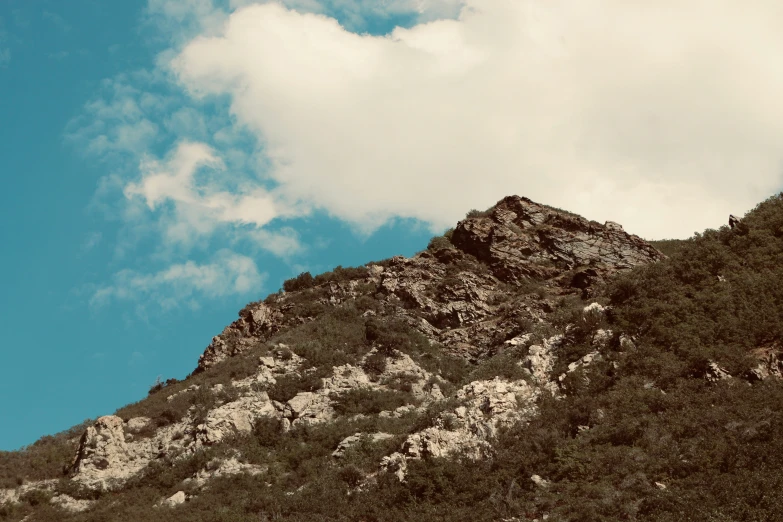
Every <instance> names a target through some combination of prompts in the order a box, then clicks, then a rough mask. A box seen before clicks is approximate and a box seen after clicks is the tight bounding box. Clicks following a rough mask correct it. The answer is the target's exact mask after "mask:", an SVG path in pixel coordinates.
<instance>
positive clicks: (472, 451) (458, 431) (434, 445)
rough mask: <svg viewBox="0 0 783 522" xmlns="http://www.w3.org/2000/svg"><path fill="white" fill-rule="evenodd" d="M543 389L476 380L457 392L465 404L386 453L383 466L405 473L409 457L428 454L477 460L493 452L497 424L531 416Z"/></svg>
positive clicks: (521, 383) (420, 456) (509, 423)
mask: <svg viewBox="0 0 783 522" xmlns="http://www.w3.org/2000/svg"><path fill="white" fill-rule="evenodd" d="M539 393H540V391H539V389H538V388H535V387H532V386H530V385H529V384H527V383H526V382H525V381H514V382H509V381H504V380H501V379H500V378H495V379H494V380H491V381H474V382H472V383H470V384H467V385H465V386H464V387H463V388H462V389H460V391H459V392H458V393H457V399H458V400H459V401H460V402H462V405H461V406H459V407H457V408H456V409H454V410H453V411H450V412H446V413H443V414H441V415H440V416H439V417H438V418H437V420H436V421H435V425H434V426H432V427H429V428H426V429H424V430H422V431H420V432H418V433H414V434H413V435H411V436H409V437H408V439H407V440H406V441H405V443H404V444H403V446H402V448H401V450H400V451H399V452H397V453H393V454H392V455H389V456H387V457H384V459H383V461H382V462H381V468H382V469H384V470H386V471H389V472H393V473H395V474H397V476H398V477H399V478H400V479H401V480H402V479H403V478H404V476H405V467H406V461H407V460H408V459H411V458H413V459H419V458H422V457H425V456H432V457H445V456H449V455H461V456H464V457H466V458H469V459H473V460H478V459H482V458H486V457H488V456H489V455H490V452H491V446H490V440H491V439H492V438H493V437H495V436H496V434H497V430H498V428H500V427H502V426H510V425H511V424H514V423H516V422H519V421H524V420H525V419H529V418H530V417H532V415H534V413H535V411H536V407H535V401H536V399H537V397H538V394H539Z"/></svg>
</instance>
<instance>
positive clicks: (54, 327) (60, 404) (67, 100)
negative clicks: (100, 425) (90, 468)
mask: <svg viewBox="0 0 783 522" xmlns="http://www.w3.org/2000/svg"><path fill="white" fill-rule="evenodd" d="M108 6H110V7H108ZM145 8H146V2H142V1H127V2H110V3H107V2H102V1H89V0H75V1H73V2H68V3H67V8H66V3H63V2H56V1H54V2H44V1H41V2H26V1H18V2H15V1H13V0H11V1H10V2H8V1H6V2H3V3H2V5H0V17H1V19H2V23H1V24H0V28H2V35H3V37H2V41H1V42H0V48H2V49H9V51H8V54H10V57H9V58H8V59H6V60H5V62H4V64H3V66H2V67H0V95H2V98H3V99H5V100H6V102H8V101H9V100H10V101H11V103H2V104H0V122H2V123H0V158H2V159H0V174H1V175H2V179H3V186H4V190H3V191H2V192H0V199H1V200H2V203H0V213H2V220H3V222H4V223H5V225H4V226H3V227H2V232H1V233H0V238H1V239H2V244H3V252H4V254H3V255H2V256H1V257H0V268H1V270H0V278H1V279H0V281H1V282H0V287H2V293H1V295H2V297H0V308H1V309H2V314H0V324H1V325H2V332H3V338H4V340H3V350H2V353H3V359H4V361H3V364H2V365H0V425H2V426H3V430H0V449H5V450H8V449H15V448H17V447H20V446H22V445H24V444H28V443H31V442H33V441H34V440H35V439H37V438H38V437H40V436H41V435H44V434H49V433H54V432H57V431H60V430H62V429H66V428H68V427H70V426H72V425H74V424H77V423H79V422H81V421H82V420H84V419H86V418H94V417H97V416H99V415H102V414H107V413H111V412H113V411H114V410H115V409H117V408H118V407H120V406H122V405H124V404H126V403H129V402H133V401H135V400H138V399H140V398H141V397H143V396H144V395H145V394H146V391H147V389H148V388H149V386H150V385H151V384H152V383H154V381H155V379H156V377H157V376H159V375H160V376H162V377H163V378H164V379H165V378H169V377H177V378H184V377H185V376H186V375H187V374H188V373H189V372H190V371H192V370H193V368H194V367H195V364H196V362H197V359H198V355H199V354H200V353H201V352H202V351H203V349H204V348H205V347H206V346H207V345H208V344H209V341H210V339H211V337H212V336H213V335H216V334H217V333H219V332H220V331H221V330H222V329H223V327H224V326H225V325H227V324H228V323H230V322H231V321H233V320H234V319H235V318H236V313H237V311H238V310H239V309H241V308H242V307H243V306H244V305H245V304H246V303H247V302H249V301H251V300H256V299H260V298H262V297H264V296H266V295H267V294H268V293H270V292H272V291H276V290H277V289H278V288H279V287H280V285H281V283H282V281H283V280H284V279H286V278H288V277H291V276H293V275H296V274H297V273H298V271H300V270H304V269H308V270H312V271H313V273H315V272H320V271H325V270H328V269H331V268H332V267H334V266H336V265H338V264H342V265H344V266H350V265H356V264H363V263H365V262H367V261H369V260H372V259H382V258H385V257H389V256H391V255H395V254H406V255H410V254H412V253H414V252H415V251H417V250H420V249H422V248H423V247H424V246H426V242H427V239H428V237H429V236H430V235H431V233H430V232H429V230H428V229H427V228H426V227H423V226H422V225H421V224H420V223H419V222H418V221H416V220H411V219H407V220H406V219H401V220H395V221H394V222H393V223H390V224H388V225H386V226H384V227H381V228H380V229H379V230H378V231H377V232H376V233H374V234H373V235H371V236H369V237H366V236H364V235H357V234H356V233H355V231H354V230H352V229H351V228H350V227H349V226H347V225H345V224H344V223H343V222H341V221H339V220H336V219H332V218H330V217H329V216H328V215H326V214H325V213H322V212H321V213H319V212H315V213H313V214H312V215H310V216H308V217H304V218H301V219H296V220H291V221H289V222H288V223H286V226H287V227H292V226H293V227H295V229H296V231H297V235H298V240H299V241H301V242H302V243H303V244H307V245H310V247H309V248H308V249H307V250H306V251H301V252H300V253H298V254H297V255H295V256H292V257H290V258H281V257H279V256H277V255H275V254H273V253H269V252H267V251H264V250H258V251H256V250H254V249H252V248H249V249H247V254H248V256H249V257H252V260H253V262H254V263H255V264H256V265H257V271H258V274H259V277H258V278H255V279H253V280H252V281H250V282H249V283H248V284H247V285H246V286H240V288H239V289H238V290H237V289H230V290H229V291H227V292H225V293H221V292H219V291H212V290H207V291H205V292H199V291H197V290H196V291H194V292H193V293H190V291H189V289H187V288H179V289H174V288H171V287H164V288H161V289H160V290H158V291H156V292H147V293H141V294H139V295H137V296H133V297H132V298H131V297H129V298H128V299H125V300H122V299H121V300H109V301H108V302H105V303H93V304H91V300H92V299H93V298H94V295H95V291H96V289H99V288H102V287H105V286H106V285H107V284H110V283H111V282H112V281H113V280H114V278H115V277H116V274H117V273H118V272H121V271H122V270H128V269H132V270H134V271H137V272H139V273H145V272H144V271H145V269H147V270H148V271H149V272H151V273H157V272H158V271H160V270H161V269H165V268H166V267H167V266H171V265H172V264H174V265H176V264H181V263H187V262H188V261H190V262H193V263H195V264H198V265H201V264H204V263H209V262H210V260H212V259H213V256H212V255H211V254H212V252H214V251H220V250H221V249H231V248H232V240H224V239H221V238H219V237H213V238H211V239H210V240H209V241H208V244H205V245H203V248H194V249H192V250H190V251H188V252H187V253H186V254H184V253H182V252H179V253H176V254H169V253H162V252H161V244H160V239H158V238H154V237H151V236H152V234H150V236H147V235H146V233H145V232H144V231H143V230H134V229H132V227H131V228H129V227H128V225H127V221H125V220H124V219H123V218H122V216H121V215H120V214H119V213H120V212H121V211H120V210H118V209H117V208H116V207H115V206H114V202H113V201H112V200H111V196H107V197H106V198H104V196H103V195H102V194H101V186H102V183H103V184H105V183H106V180H107V176H111V175H112V174H114V173H117V172H120V173H122V174H123V175H125V174H126V173H128V172H129V171H132V170H133V169H132V166H131V167H127V163H128V162H130V163H131V165H132V161H133V159H134V157H133V153H130V154H125V155H123V153H122V152H123V151H120V152H117V153H114V152H110V153H107V155H105V156H104V155H97V156H96V155H95V154H90V153H88V152H86V151H85V146H84V145H83V144H81V143H79V142H78V141H77V140H74V139H73V138H71V137H69V133H71V132H72V130H71V129H73V128H74V127H76V126H77V124H76V123H74V122H76V121H77V120H79V118H84V115H85V105H86V104H89V103H93V102H94V101H95V100H102V99H103V98H102V97H103V96H110V95H107V94H106V91H107V89H110V88H111V87H110V86H109V87H107V85H106V84H107V81H108V82H111V81H112V80H113V79H114V78H116V77H117V75H123V74H127V73H128V71H131V73H132V72H133V71H138V70H143V69H144V68H150V67H152V66H153V65H154V60H155V56H156V54H157V53H158V52H160V51H161V49H162V47H161V45H160V44H161V43H163V42H155V41H150V40H148V39H146V38H145V34H147V33H148V32H153V33H154V31H152V30H151V29H150V28H149V25H147V24H149V22H145V16H146V14H145ZM377 27H378V28H379V29H380V30H384V26H383V24H380V23H379V24H378V26H377ZM152 40H154V39H152ZM3 56H5V55H4V54H3ZM151 92H154V93H160V92H165V91H164V89H155V88H154V87H153V88H152V89H151ZM172 139H174V140H175V139H176V137H172ZM154 145H157V144H154ZM164 146H165V145H164ZM134 153H135V151H134ZM126 168H127V169H128V171H126V170H125V169H126ZM129 175H130V176H132V172H131V173H130V174H129ZM139 226H140V227H142V228H143V225H139ZM229 279H230V277H229ZM184 284H185V285H189V284H194V283H193V282H192V281H189V282H188V283H184ZM217 284H223V282H218V283H217ZM229 284H230V282H229ZM166 299H176V300H177V301H181V302H177V303H171V304H168V305H165V304H164V305H161V304H160V302H162V301H164V300H166ZM156 301H157V302H156ZM191 301H192V302H191Z"/></svg>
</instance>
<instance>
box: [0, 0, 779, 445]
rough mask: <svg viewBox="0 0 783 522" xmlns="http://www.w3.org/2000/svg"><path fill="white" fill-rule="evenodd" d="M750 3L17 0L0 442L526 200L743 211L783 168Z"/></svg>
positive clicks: (773, 69)
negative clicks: (305, 289) (287, 282)
mask: <svg viewBox="0 0 783 522" xmlns="http://www.w3.org/2000/svg"><path fill="white" fill-rule="evenodd" d="M610 4H611V5H610ZM580 5H582V4H580ZM755 5H756V7H755V8H754V9H750V8H747V6H746V7H741V6H738V4H736V3H734V2H732V1H729V0H716V1H715V2H714V3H710V5H709V6H706V4H703V3H700V2H692V3H687V2H686V3H677V4H676V7H675V8H676V9H677V10H678V13H677V14H678V17H677V18H676V20H673V19H672V18H671V17H670V12H669V11H668V10H667V9H669V8H671V7H672V6H669V7H668V8H665V7H666V6H662V7H660V8H659V7H648V8H644V9H642V7H640V5H637V4H636V3H633V2H625V3H621V4H616V5H615V4H612V3H611V2H599V3H598V4H597V5H596V6H594V8H591V9H584V8H581V7H579V5H577V3H575V2H568V1H565V0H562V1H546V2H544V1H542V0H464V1H463V0H387V1H384V2H378V1H376V0H324V1H318V0H286V1H285V2H284V3H283V4H278V3H273V2H263V1H258V0H127V1H123V2H105V1H100V0H71V1H69V2H59V1H54V0H50V1H46V0H38V1H36V2H29V1H27V0H5V1H4V2H2V3H0V97H2V100H4V102H3V103H0V177H1V178H0V179H2V183H3V190H2V192H0V198H2V201H0V212H2V219H3V223H4V226H3V227H2V229H0V241H2V245H3V255H2V256H0V278H1V279H0V288H2V293H0V296H1V297H0V299H1V301H0V303H2V305H1V308H0V312H1V313H0V326H2V336H3V351H2V354H3V357H4V360H3V364H2V365H1V366H0V426H3V427H4V429H3V430H0V449H14V448H18V447H20V446H22V445H25V444H29V443H31V442H32V441H34V440H35V439H36V438H38V437H39V436H41V435H44V434H49V433H54V432H57V431H60V430H62V429H66V428H68V427H70V426H72V425H74V424H76V423H79V422H81V421H82V420H84V419H85V418H94V417H97V416H100V415H103V414H107V413H111V412H113V411H114V410H116V409H117V408H119V407H121V406H122V405H124V404H126V403H128V402H132V401H135V400H138V399H140V398H142V397H143V396H144V395H145V394H146V391H147V390H148V388H149V386H150V385H151V384H153V383H154V382H155V379H156V377H158V376H160V377H162V378H164V379H165V378H170V377H176V378H183V377H184V376H185V375H187V374H188V373H189V372H190V371H192V369H193V368H194V367H195V364H196V361H197V359H198V355H199V354H200V353H201V352H202V351H203V349H204V348H205V347H206V346H207V345H208V344H209V341H210V339H211V337H212V336H213V335H216V334H217V333H219V332H220V331H221V330H222V329H223V327H224V326H225V325H227V324H228V323H230V322H231V321H232V320H233V319H234V318H235V317H236V313H237V311H238V310H239V309H241V308H242V307H243V306H244V305H245V304H246V303H247V302H249V301H252V300H257V299H260V298H263V297H264V296H266V295H267V294H268V293H270V292H273V291H276V290H277V289H278V288H279V287H280V285H281V283H282V281H283V280H284V279H286V278H289V277H292V276H295V275H296V274H298V273H299V272H301V271H303V270H309V271H311V272H312V273H314V274H315V273H319V272H322V271H325V270H329V269H331V268H333V267H334V266H336V265H338V264H339V265H343V266H351V265H358V264H363V263H366V262H367V261H370V260H377V259H382V258H386V257H390V256H392V255H396V254H403V255H411V254H413V253H414V252H416V251H418V250H421V249H423V248H424V247H425V246H426V243H427V240H428V239H429V237H431V236H432V235H433V234H434V233H440V232H442V231H443V230H444V229H445V228H447V227H448V226H453V224H454V223H456V221H457V220H458V219H460V218H461V217H462V216H464V214H465V212H467V211H468V210H470V209H471V208H486V207H488V206H489V205H491V204H493V203H494V202H496V201H497V200H499V199H501V198H502V197H504V196H506V195H509V194H519V195H524V196H528V197H531V198H532V199H534V200H537V201H541V202H543V203H548V204H552V205H555V206H558V207H562V208H567V209H569V210H572V211H575V212H579V213H581V214H583V215H585V216H586V217H588V218H590V219H597V220H599V221H604V220H612V221H617V222H620V223H622V224H623V225H624V226H625V228H626V230H628V231H630V232H632V233H637V234H639V235H641V236H643V237H646V238H650V239H661V238H667V237H687V236H688V235H690V234H691V233H692V232H693V231H697V230H703V229H704V228H707V227H717V226H720V225H721V224H723V223H724V222H725V220H726V218H727V216H728V214H729V213H734V214H742V213H743V212H745V211H747V210H749V209H750V208H752V207H753V206H754V205H755V204H756V203H757V202H758V201H760V200H762V199H764V198H766V197H767V196H769V195H771V194H772V193H773V192H775V191H778V190H780V189H781V187H783V183H781V171H780V165H781V164H783V162H782V161H781V160H783V154H781V146H780V142H781V140H780V138H781V136H783V104H781V102H780V96H779V92H780V91H781V87H783V66H781V64H780V63H779V60H777V58H776V57H777V56H779V54H780V53H779V52H778V51H783V38H782V37H781V35H780V32H779V31H778V30H777V28H776V27H773V26H772V25H771V24H770V23H769V20H775V19H779V16H780V15H781V14H783V12H781V11H783V8H781V7H780V6H779V5H778V4H777V3H776V2H773V1H771V0H769V1H768V0H760V1H759V2H758V3H757V4H755ZM694 28H698V30H695V29H694ZM738 173H741V175H738Z"/></svg>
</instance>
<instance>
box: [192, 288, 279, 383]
mask: <svg viewBox="0 0 783 522" xmlns="http://www.w3.org/2000/svg"><path fill="white" fill-rule="evenodd" d="M281 317H282V316H281V313H280V311H279V310H274V309H272V308H270V307H268V306H267V305H265V304H264V303H256V304H254V305H253V306H252V307H251V308H250V309H248V310H243V312H242V314H241V315H240V317H239V319H237V320H236V321H234V322H233V323H231V324H230V325H228V326H227V327H226V328H225V329H224V330H223V332H222V333H221V334H220V335H218V336H216V337H213V338H212V343H211V344H210V345H209V346H208V347H207V349H206V350H205V351H204V353H203V354H201V356H200V357H199V360H198V369H199V370H205V369H207V368H209V367H210V366H213V365H215V364H217V363H219V362H220V361H222V360H223V359H225V358H226V357H231V356H232V355H236V354H238V353H242V352H243V351H245V350H247V349H248V348H250V347H252V346H254V345H255V344H256V343H257V342H258V340H259V339H266V338H268V337H269V336H271V335H272V334H274V333H275V332H276V331H277V330H279V329H280V324H279V321H280V319H281Z"/></svg>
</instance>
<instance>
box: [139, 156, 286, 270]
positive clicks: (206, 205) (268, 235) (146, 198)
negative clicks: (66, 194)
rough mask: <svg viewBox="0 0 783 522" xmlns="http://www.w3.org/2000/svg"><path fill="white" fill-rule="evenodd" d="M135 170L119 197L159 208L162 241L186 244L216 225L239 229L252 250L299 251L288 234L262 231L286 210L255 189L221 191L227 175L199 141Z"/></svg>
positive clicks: (228, 178)
mask: <svg viewBox="0 0 783 522" xmlns="http://www.w3.org/2000/svg"><path fill="white" fill-rule="evenodd" d="M139 170H140V171H141V179H140V180H139V181H138V182H137V183H130V184H128V185H127V186H126V187H125V190H124V192H125V196H126V197H127V198H128V199H134V198H141V200H142V201H143V202H144V204H145V205H146V206H147V208H148V209H149V210H151V211H156V210H161V212H162V215H161V217H160V225H161V226H162V227H163V229H164V235H165V237H166V240H167V242H173V243H181V244H189V243H192V242H193V241H194V240H195V239H198V238H199V237H203V236H209V235H211V234H212V233H214V232H215V230H216V228H217V227H220V226H223V225H230V226H234V227H240V228H239V230H242V231H243V232H244V235H246V236H247V237H249V238H251V239H254V240H255V241H256V242H257V246H259V247H260V248H263V249H265V250H268V251H270V252H272V253H274V254H277V255H288V254H291V253H294V252H296V251H298V250H299V249H300V248H301V246H300V245H299V243H298V239H297V237H296V235H295V233H293V232H292V231H290V230H283V231H282V232H272V231H269V230H266V229H262V227H264V226H265V225H267V224H268V223H269V222H270V221H271V220H272V219H274V218H275V217H277V216H279V215H281V214H283V215H285V214H287V213H288V214H290V212H291V210H287V209H285V208H284V207H282V206H281V205H280V204H279V203H278V202H276V201H275V199H274V197H273V196H272V195H271V194H270V193H269V192H268V191H267V190H265V189H264V188H262V187H259V186H257V185H253V186H246V185H245V186H243V183H239V184H236V183H234V184H233V186H232V188H233V189H234V190H233V191H230V190H227V189H225V188H224V187H225V186H227V185H232V184H231V183H230V182H231V181H232V180H231V176H230V174H226V172H225V165H224V163H223V162H222V161H221V160H220V159H219V158H217V157H216V156H215V154H214V152H213V150H212V149H211V148H210V147H208V146H206V145H204V144H202V143H194V142H189V141H182V142H180V143H179V144H178V146H177V147H176V149H175V150H174V152H173V153H172V154H171V155H170V156H169V157H168V158H167V159H166V160H165V161H162V162H161V161H158V160H155V159H146V160H144V161H142V163H141V166H140V168H139ZM245 187H246V188H245ZM246 226H247V227H246Z"/></svg>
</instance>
